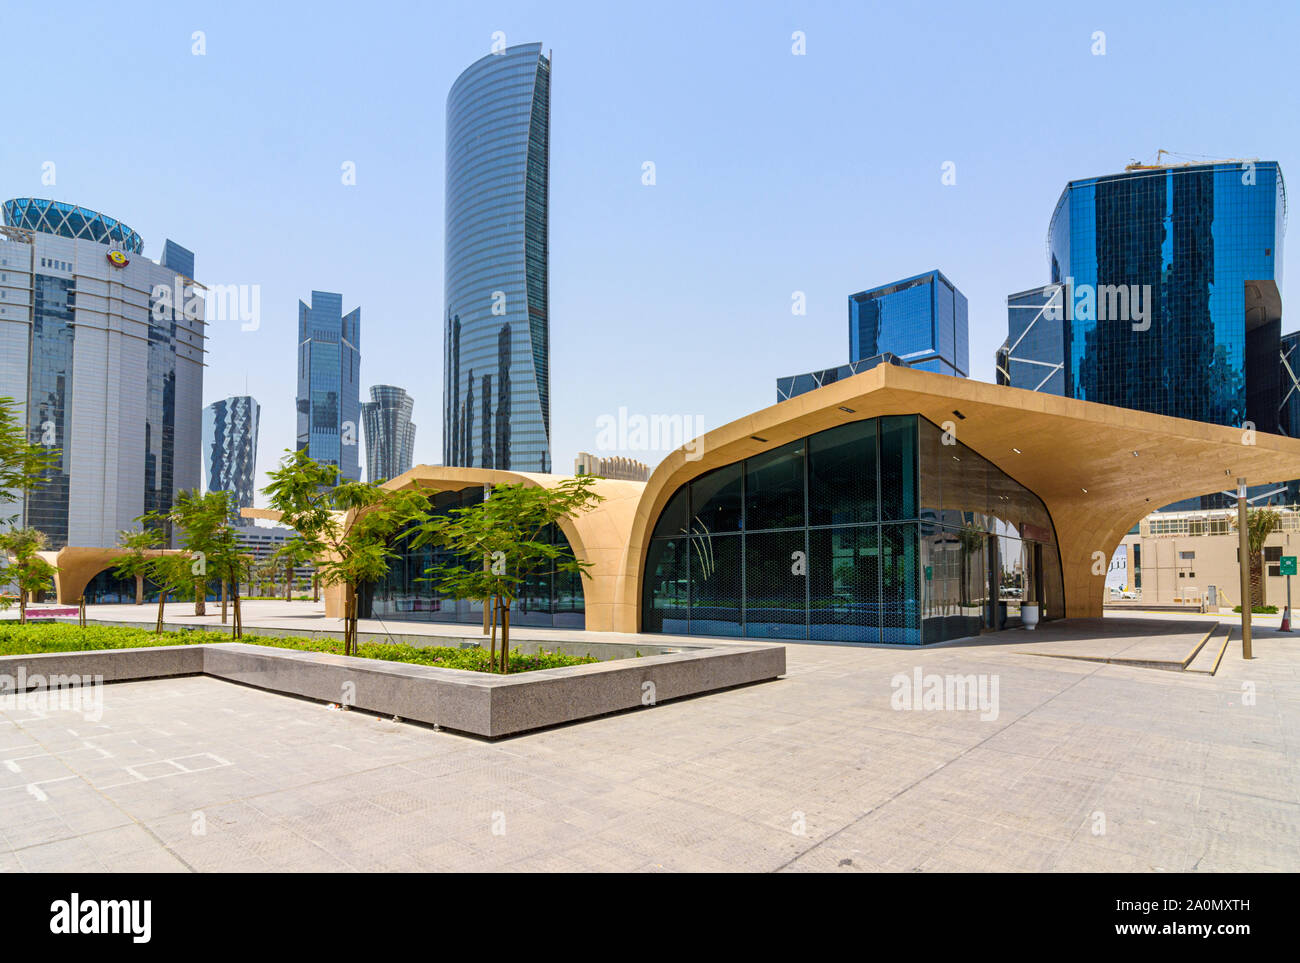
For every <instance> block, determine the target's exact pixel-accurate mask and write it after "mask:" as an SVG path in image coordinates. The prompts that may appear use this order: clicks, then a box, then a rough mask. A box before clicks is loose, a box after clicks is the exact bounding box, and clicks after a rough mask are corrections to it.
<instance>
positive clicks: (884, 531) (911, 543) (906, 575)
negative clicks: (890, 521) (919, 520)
mask: <svg viewBox="0 0 1300 963" xmlns="http://www.w3.org/2000/svg"><path fill="white" fill-rule="evenodd" d="M919 562H920V558H919V554H918V551H917V526H916V525H915V524H904V525H882V526H881V527H880V582H881V585H880V588H881V593H880V598H881V610H882V618H881V638H882V640H883V641H885V642H893V643H902V644H904V645H919V644H920V642H921V594H920V584H919V583H920V574H921V573H920V571H919V568H920V564H919Z"/></svg>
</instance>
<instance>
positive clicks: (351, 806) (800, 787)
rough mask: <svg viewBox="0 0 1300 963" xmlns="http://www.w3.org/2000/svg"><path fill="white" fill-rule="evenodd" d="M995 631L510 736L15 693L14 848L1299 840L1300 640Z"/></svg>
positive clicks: (397, 866)
mask: <svg viewBox="0 0 1300 963" xmlns="http://www.w3.org/2000/svg"><path fill="white" fill-rule="evenodd" d="M1107 621H1110V620H1107ZM1173 634H1176V633H1173ZM991 638H992V639H993V641H990V642H989V643H988V644H974V643H966V644H962V645H957V646H942V647H938V648H930V649H921V650H902V649H883V648H872V649H861V648H847V647H829V646H812V645H794V644H792V645H790V646H789V647H788V649H787V653H788V660H789V666H790V671H789V675H788V676H787V677H786V678H784V679H782V680H779V681H777V682H774V683H770V684H765V685H761V686H749V687H745V688H741V689H736V690H730V691H726V692H721V693H715V694H713V695H710V696H707V697H700V698H693V699H688V700H681V701H678V702H669V703H665V704H662V705H659V706H655V707H652V708H648V709H645V710H638V711H634V712H627V713H622V714H618V715H614V716H607V717H603V718H601V719H596V720H591V721H589V722H586V723H582V724H576V725H567V726H561V727H556V728H553V729H549V730H545V731H541V732H536V733H531V734H526V735H524V736H521V737H518V738H514V739H509V740H503V741H500V742H497V743H488V742H485V741H482V740H477V739H472V738H468V737H464V736H460V735H457V734H453V733H447V732H438V731H435V730H433V729H432V728H429V727H424V726H416V725H409V724H403V723H394V722H392V721H391V720H389V719H376V718H375V717H374V716H370V715H367V714H365V713H360V712H337V711H334V712H332V711H329V710H327V709H326V708H325V707H323V706H321V705H318V704H315V703H311V702H306V701H303V700H297V699H290V698H285V697H281V696H277V695H275V694H273V693H267V692H262V691H259V690H255V689H251V688H245V687H242V686H235V685H230V684H227V683H223V682H220V681H218V680H213V679H206V678H201V677H196V678H182V679H172V680H165V681H156V682H139V683H127V684H122V685H115V686H108V687H106V688H105V690H104V707H103V708H104V712H103V716H102V718H100V719H99V720H97V721H94V720H89V719H86V718H83V717H82V715H81V714H79V713H75V712H71V711H63V710H55V711H52V712H49V713H47V714H46V715H44V716H43V717H39V716H34V715H32V714H31V713H27V712H24V711H21V710H4V711H0V871H19V870H28V871H44V870H52V869H72V870H89V871H135V870H139V871H158V872H168V871H188V870H197V871H276V870H284V869H288V870H304V871H305V870H319V871H326V872H339V871H372V872H433V871H455V870H463V871H488V870H504V871H510V872H524V871H550V872H581V871H602V870H604V871H644V872H660V871H720V872H726V871H736V870H757V871H771V870H782V871H790V872H804V871H822V872H871V871H912V870H921V871H949V870H961V871H987V870H1020V871H1044V870H1049V871H1050V870H1058V871H1068V870H1076V871H1086V872H1104V871H1108V870H1116V869H1121V870H1136V871H1151V872H1158V871H1182V870H1201V871H1205V870H1221V871H1222V870H1226V871H1236V870H1244V869H1264V870H1272V871H1292V872H1294V871H1296V870H1297V869H1300V764H1298V763H1300V759H1298V758H1297V756H1298V755H1300V736H1297V732H1298V731H1300V729H1298V727H1300V646H1296V645H1294V644H1288V643H1289V641H1290V640H1285V639H1273V638H1261V639H1259V640H1258V641H1257V644H1256V649H1257V653H1258V655H1259V658H1257V659H1256V660H1255V661H1254V662H1252V663H1249V664H1246V663H1243V662H1242V661H1241V660H1240V657H1239V655H1237V656H1236V658H1235V659H1234V653H1233V652H1232V651H1230V652H1229V654H1228V656H1227V657H1225V662H1224V665H1223V667H1222V668H1221V670H1220V674H1219V675H1218V676H1215V677H1208V676H1189V675H1184V674H1180V673H1173V672H1165V671H1161V670H1154V669H1137V668H1132V667H1124V666H1115V665H1100V664H1095V663H1085V662H1077V661H1071V660H1059V659H1044V658H1041V657H1039V656H1035V655H1026V654H1023V647H1024V646H1023V643H1022V641H1021V640H1017V641H1016V642H1015V643H1014V644H1012V645H1008V644H1006V643H1005V642H998V641H996V640H997V637H991ZM1131 642H1132V640H1130V643H1131ZM1165 643H1167V644H1169V645H1172V644H1173V643H1172V642H1171V641H1170V639H1168V638H1166V639H1165ZM1117 644H1118V643H1117ZM917 668H920V669H921V670H922V672H923V673H940V674H945V673H948V674H953V675H971V674H976V675H978V674H981V673H983V674H988V675H996V677H997V678H998V682H999V690H998V692H999V699H998V707H997V708H998V712H997V718H996V719H981V718H980V713H979V712H978V711H926V710H921V711H896V710H895V709H893V708H892V706H891V701H890V700H891V695H892V693H893V680H894V679H895V677H897V676H900V675H902V676H905V677H910V675H911V673H912V672H913V671H914V670H915V669H917ZM1099 816H1101V817H1104V831H1103V832H1095V830H1096V829H1097V828H1098V825H1099V824H1098V817H1099ZM200 825H201V827H202V831H201V832H196V826H200Z"/></svg>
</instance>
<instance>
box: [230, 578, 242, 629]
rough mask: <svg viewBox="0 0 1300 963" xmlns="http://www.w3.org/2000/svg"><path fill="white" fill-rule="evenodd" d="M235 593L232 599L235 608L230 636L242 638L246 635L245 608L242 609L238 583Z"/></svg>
mask: <svg viewBox="0 0 1300 963" xmlns="http://www.w3.org/2000/svg"><path fill="white" fill-rule="evenodd" d="M233 595H234V597H233V599H232V600H231V601H232V608H233V609H234V613H233V616H232V618H231V620H230V637H231V638H232V639H242V638H243V637H244V612H243V609H241V608H240V606H239V586H238V585H236V586H235V587H234V593H233Z"/></svg>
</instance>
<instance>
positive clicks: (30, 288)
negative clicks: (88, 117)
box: [0, 197, 205, 549]
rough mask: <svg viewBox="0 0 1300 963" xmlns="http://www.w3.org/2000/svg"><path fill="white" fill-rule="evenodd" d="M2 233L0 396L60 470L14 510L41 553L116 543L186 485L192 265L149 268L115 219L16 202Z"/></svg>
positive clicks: (196, 323)
mask: <svg viewBox="0 0 1300 963" xmlns="http://www.w3.org/2000/svg"><path fill="white" fill-rule="evenodd" d="M4 223H5V226H4V227H3V228H0V396H5V397H10V398H13V399H14V400H15V401H16V402H17V403H18V405H19V407H20V409H21V412H22V415H23V417H25V418H26V420H27V429H28V439H29V440H30V441H31V442H33V443H36V444H44V445H48V446H50V447H53V448H58V449H59V450H60V452H61V454H60V457H59V461H58V464H57V465H56V466H55V467H54V468H53V469H52V470H50V471H49V472H48V473H47V474H46V476H45V479H44V482H43V483H42V484H41V485H39V486H37V488H36V489H35V490H34V491H32V492H31V493H30V496H29V497H28V498H27V500H26V502H25V503H20V505H19V506H18V508H17V511H18V512H19V513H20V514H21V523H22V524H26V525H30V526H33V527H35V528H39V529H40V530H41V531H43V532H44V533H45V534H46V535H47V536H48V537H49V540H50V545H51V547H52V548H56V549H57V548H62V547H64V546H67V545H74V546H85V547H98V546H111V545H115V544H116V543H117V533H118V531H120V530H122V529H128V528H133V527H135V519H136V518H138V517H139V516H140V515H142V514H144V513H145V512H147V511H155V510H157V511H166V510H167V509H169V508H170V507H171V505H172V499H173V496H174V495H175V493H176V491H177V490H179V489H182V488H197V487H198V486H199V484H200V477H199V444H200V433H201V427H200V422H201V412H202V408H203V402H202V398H203V353H204V347H203V341H204V329H205V323H204V308H205V304H204V298H203V293H202V289H201V288H200V287H198V286H196V285H195V284H194V282H193V281H192V280H191V277H192V275H193V272H194V255H193V253H191V252H190V251H188V250H186V249H185V248H183V247H181V246H180V245H178V244H175V243H174V242H172V241H168V242H167V243H166V244H165V245H164V247H163V252H162V257H161V260H160V261H158V262H154V261H151V260H149V259H148V258H146V257H144V256H143V252H144V240H143V239H142V238H141V237H140V235H139V234H137V233H136V232H135V231H133V230H131V229H130V228H129V227H128V226H127V225H125V224H123V223H122V222H121V221H119V220H116V219H115V218H111V217H108V216H106V215H104V214H101V213H99V212H98V211H92V210H89V209H87V208H84V207H79V206H77V205H75V204H68V203H64V202H62V201H52V200H45V199H41V198H31V197H20V198H15V199H13V200H9V201H6V202H5V204H4Z"/></svg>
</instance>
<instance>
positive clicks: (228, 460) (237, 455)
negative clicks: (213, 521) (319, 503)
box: [203, 395, 262, 525]
mask: <svg viewBox="0 0 1300 963" xmlns="http://www.w3.org/2000/svg"><path fill="white" fill-rule="evenodd" d="M261 413H262V408H261V406H260V405H259V404H258V403H257V401H256V400H254V399H253V398H250V397H249V396H248V395H235V396H233V397H230V398H225V399H223V400H222V401H214V402H212V404H210V405H208V406H207V407H206V408H204V409H203V477H204V481H205V483H206V485H207V489H208V491H210V492H218V491H225V492H234V494H235V505H236V507H237V508H252V507H253V486H254V481H255V479H256V477H257V423H258V420H259V418H260V416H261ZM237 524H239V525H251V524H253V522H252V520H251V519H246V518H242V517H241V518H238V519H237Z"/></svg>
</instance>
